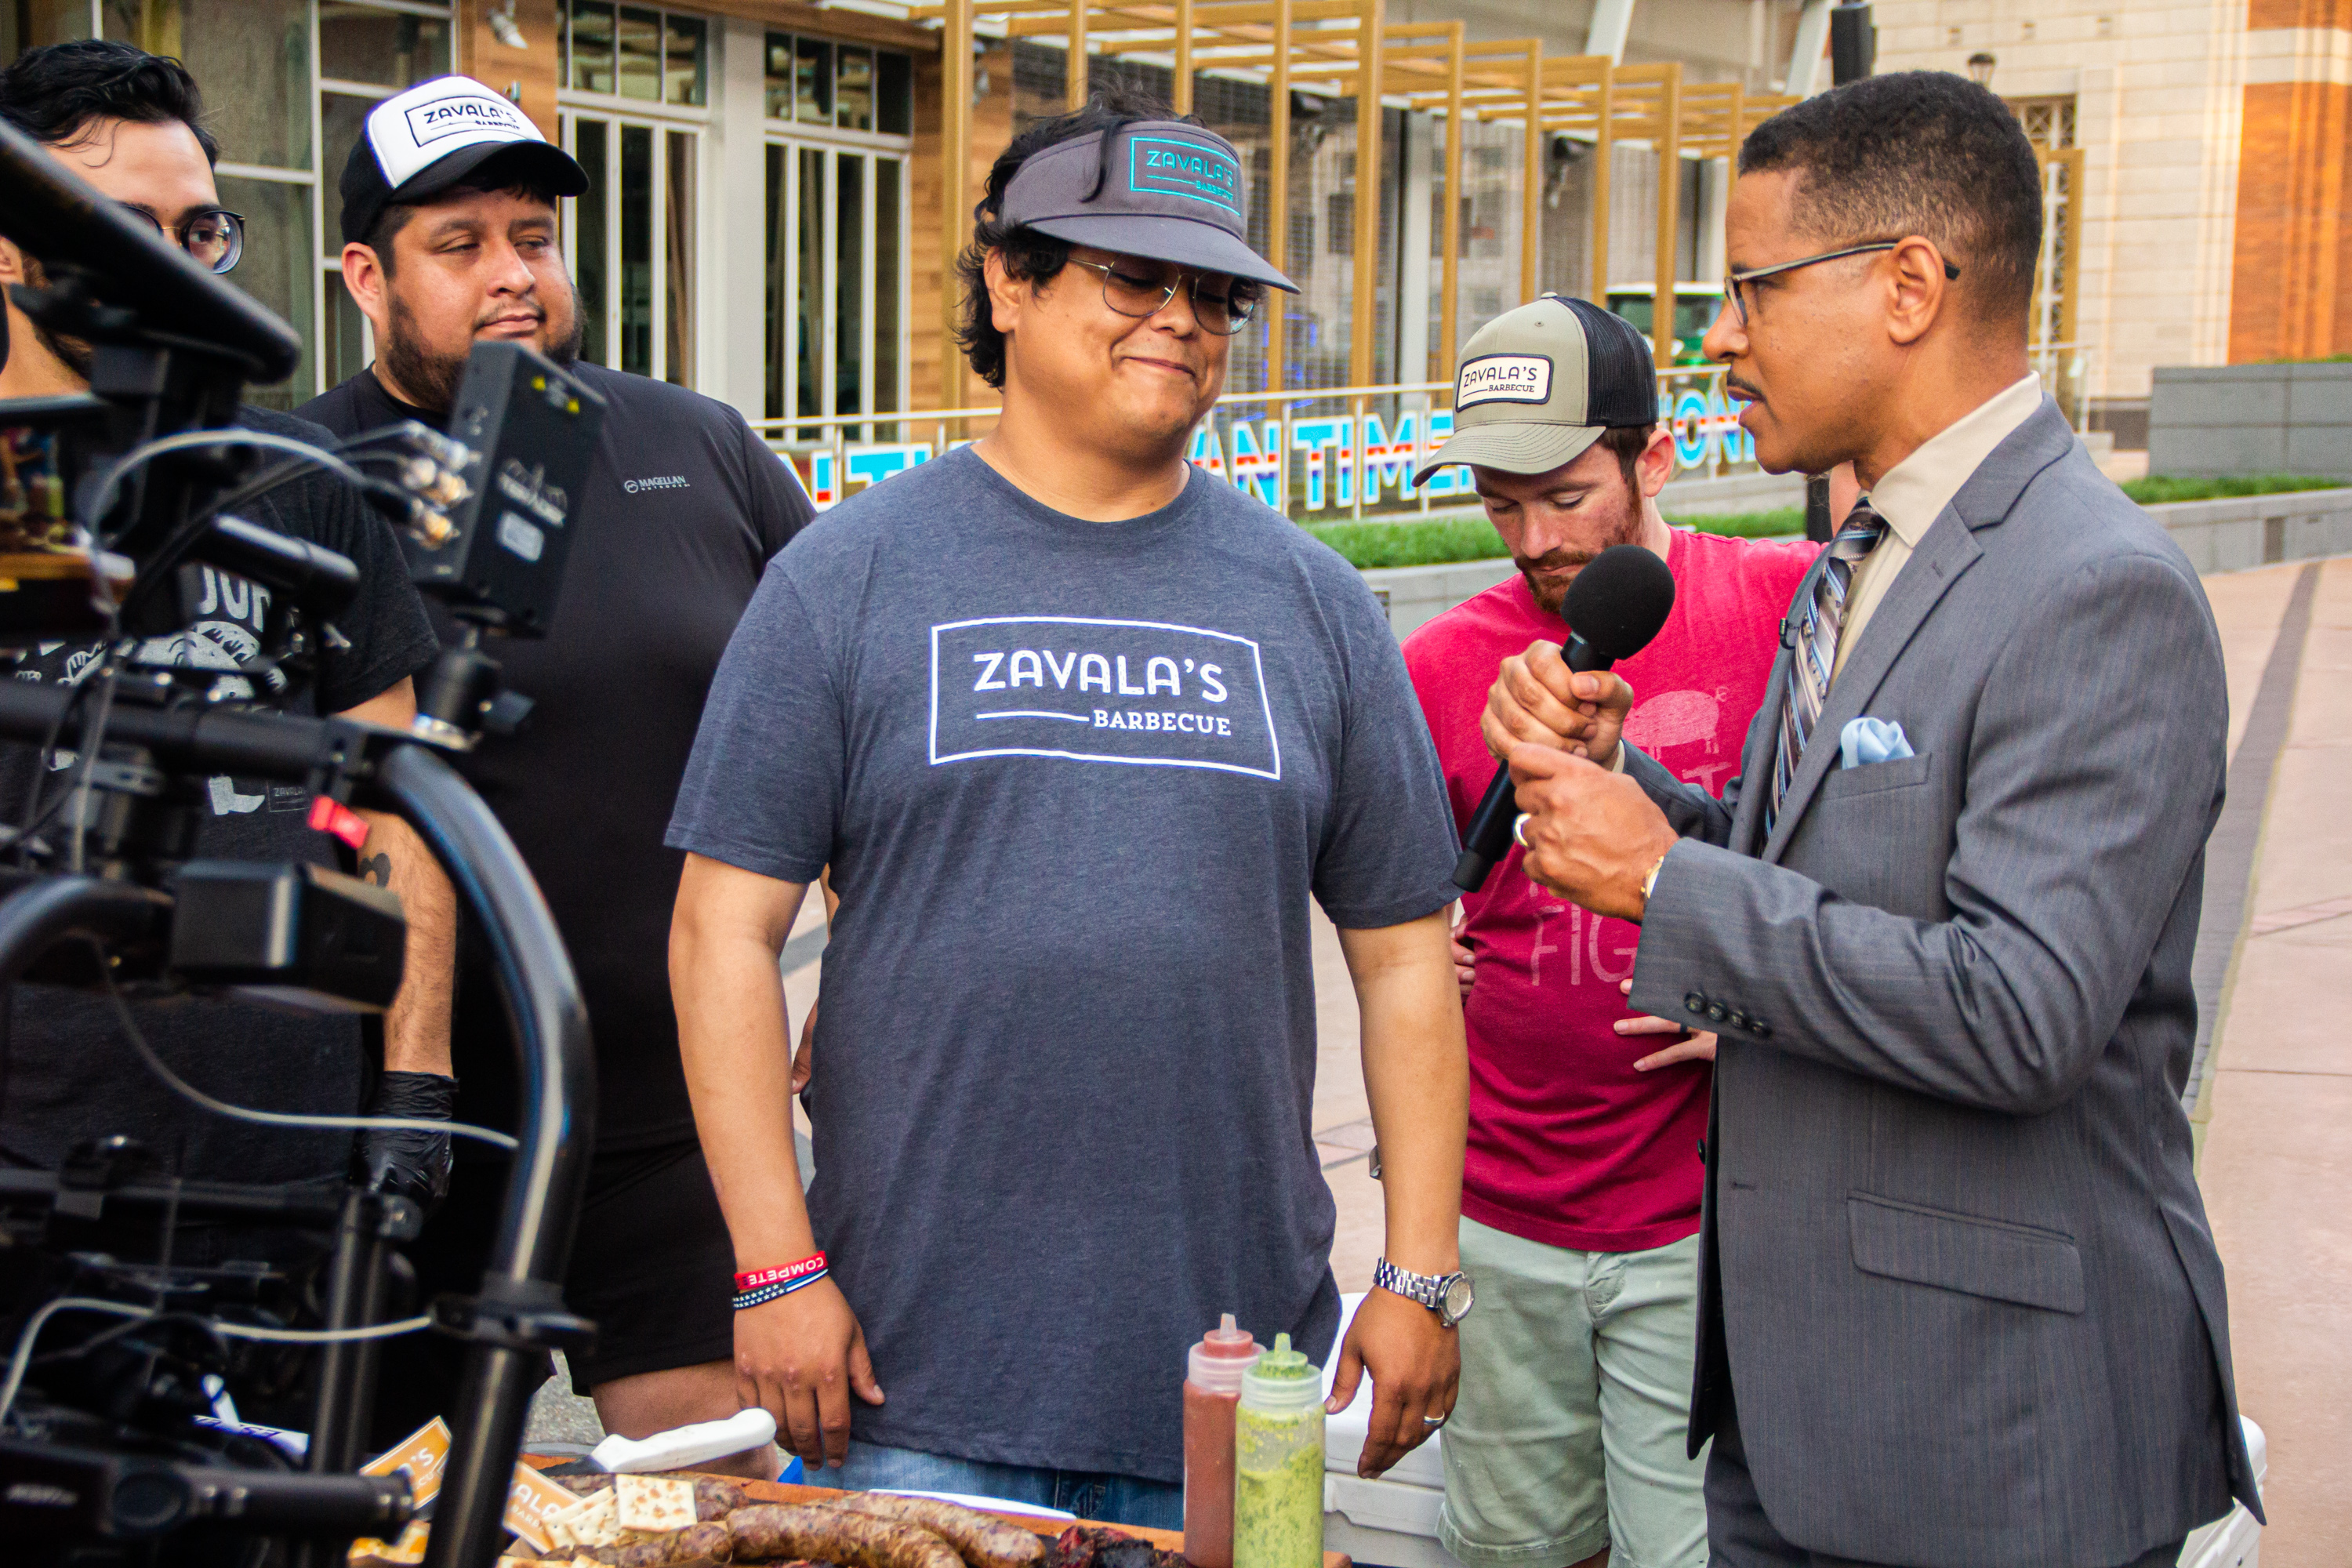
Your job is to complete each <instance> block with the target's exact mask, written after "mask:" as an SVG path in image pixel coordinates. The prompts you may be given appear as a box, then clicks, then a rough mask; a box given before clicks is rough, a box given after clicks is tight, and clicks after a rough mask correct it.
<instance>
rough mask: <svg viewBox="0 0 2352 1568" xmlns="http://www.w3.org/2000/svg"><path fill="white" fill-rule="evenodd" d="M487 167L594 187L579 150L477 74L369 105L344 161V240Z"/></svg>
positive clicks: (572, 188)
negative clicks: (552, 137)
mask: <svg viewBox="0 0 2352 1568" xmlns="http://www.w3.org/2000/svg"><path fill="white" fill-rule="evenodd" d="M493 160H496V161H497V163H498V167H496V168H495V169H490V170H488V171H487V173H488V174H493V175H497V176H499V177H505V178H511V179H512V180H514V181H515V183H517V184H526V183H528V184H533V185H544V186H546V187H547V188H548V189H549V190H550V191H551V192H553V193H554V194H555V195H559V196H576V195H580V194H581V193H583V191H585V190H587V188H588V175H587V173H586V171H584V170H583V169H582V168H581V167H580V165H579V164H578V163H574V162H573V161H572V154H570V153H566V152H564V151H563V149H562V148H561V147H555V146H551V145H550V144H549V142H548V140H547V138H546V137H544V136H541V134H540V133H539V127H538V126H536V125H533V124H532V123H531V122H530V116H529V115H527V114H525V113H524V112H523V111H522V110H520V109H518V108H516V107H515V105H513V104H512V103H510V102H509V101H508V100H506V99H505V98H504V97H502V96H500V95H499V94H498V93H495V92H492V91H491V90H490V89H488V88H487V87H484V86H483V85H482V84H481V83H480V82H478V81H476V80H474V79H472V78H471V77H463V76H443V77H435V78H434V79H432V80H431V81H428V82H422V83H420V84H418V85H417V86H415V87H412V88H410V89H408V90H407V91H406V92H403V93H399V94H396V95H394V97H391V98H387V99H385V100H383V102H382V103H379V104H377V105H376V106H375V107H374V108H373V109H372V110H369V111H368V117H367V129H366V130H365V132H362V135H361V136H360V139H359V141H357V142H354V143H353V144H352V155H351V157H350V159H349V160H348V161H346V162H345V163H344V164H343V177H342V182H341V190H342V195H343V221H342V228H343V239H344V242H345V243H347V244H352V243H364V242H365V241H366V239H367V237H368V231H369V230H370V229H372V228H373V227H374V226H375V220H376V216H377V215H378V214H380V213H382V212H383V209H384V208H386V207H388V206H392V205H395V204H398V203H404V202H421V201H423V200H425V198H426V197H428V196H434V195H439V194H440V193H441V192H443V191H446V190H447V189H448V188H449V187H450V186H452V185H454V184H457V183H458V182H459V181H461V180H464V179H466V178H467V176H468V175H471V174H476V173H477V172H478V171H482V170H483V167H484V165H485V164H488V163H491V162H492V161H493Z"/></svg>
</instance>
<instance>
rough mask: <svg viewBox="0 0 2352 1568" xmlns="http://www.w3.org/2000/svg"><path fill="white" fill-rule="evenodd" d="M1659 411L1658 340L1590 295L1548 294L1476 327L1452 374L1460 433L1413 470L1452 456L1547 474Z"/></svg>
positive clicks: (1432, 467) (1420, 478) (1420, 475)
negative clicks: (1604, 435)
mask: <svg viewBox="0 0 2352 1568" xmlns="http://www.w3.org/2000/svg"><path fill="white" fill-rule="evenodd" d="M1657 417H1658V380H1657V374H1656V372H1655V370H1654V368H1653V367H1652V365H1651V363H1650V341H1649V339H1647V338H1645V337H1643V335H1642V334H1641V333H1640V332H1638V331H1634V330H1633V323H1632V322H1630V321H1626V320H1625V319H1624V318H1623V317H1622V316H1617V315H1612V314H1611V313H1610V312H1609V311H1607V310H1602V309H1601V307H1600V306H1598V305H1596V304H1594V303H1592V302H1591V300H1570V299H1568V298H1566V297H1565V296H1563V295H1559V294H1546V295H1544V296H1543V297H1542V298H1540V299H1538V300H1534V301H1532V302H1530V303H1528V304H1525V305H1522V306H1520V307H1519V308H1518V309H1517V310H1506V311H1504V312H1503V313H1502V314H1501V315H1499V316H1497V317H1496V318H1495V319H1494V320H1493V321H1489V322H1487V323H1486V325H1485V326H1483V327H1481V328H1479V329H1478V330H1477V331H1475V333H1473V334H1472V335H1471V338H1470V342H1468V343H1467V344H1466V345H1465V347H1464V348H1463V350H1462V364H1461V368H1460V369H1459V370H1458V371H1456V372H1455V373H1454V434H1453V436H1452V437H1450V438H1448V439H1447V441H1446V443H1445V445H1444V446H1443V447H1439V448H1438V449H1437V450H1436V452H1435V453H1434V454H1433V455H1432V456H1431V458H1430V459H1429V461H1428V462H1426V463H1424V464H1423V465H1422V467H1421V468H1420V471H1419V472H1417V473H1415V474H1414V475H1413V477H1412V482H1413V483H1414V484H1415V485H1416V486H1418V485H1423V484H1426V483H1427V482H1428V480H1429V476H1430V475H1432V474H1433V473H1435V472H1436V471H1437V470H1438V469H1440V468H1446V467H1448V466H1450V465H1452V464H1454V463H1475V464H1476V465H1477V466H1478V467H1480V468H1500V469H1501V470H1502V471H1503V472H1505V473H1507V474H1548V473H1549V472H1551V471H1552V470H1553V469H1554V468H1560V467H1563V466H1565V465H1566V464H1569V463H1572V462H1574V461H1575V460H1576V459H1577V458H1580V457H1581V456H1583V455H1584V452H1585V450H1586V449H1587V448H1588V447H1591V445H1592V444H1593V443H1594V442H1595V441H1598V440H1600V439H1601V432H1602V431H1603V430H1606V429H1609V428H1611V427H1612V426H1629V425H1649V424H1654V423H1655V422H1656V420H1657Z"/></svg>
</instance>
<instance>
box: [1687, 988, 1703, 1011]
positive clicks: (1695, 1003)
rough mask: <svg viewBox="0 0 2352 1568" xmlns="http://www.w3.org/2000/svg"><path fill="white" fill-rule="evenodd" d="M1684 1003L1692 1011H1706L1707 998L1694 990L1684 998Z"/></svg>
mask: <svg viewBox="0 0 2352 1568" xmlns="http://www.w3.org/2000/svg"><path fill="white" fill-rule="evenodd" d="M1683 1005H1684V1006H1685V1008H1687V1009H1688V1010H1690V1011H1691V1012H1694V1013H1704V1012H1706V997H1705V996H1702V995H1700V994H1698V993H1697V992H1696V991H1694V992H1692V993H1691V994H1689V995H1687V996H1685V997H1684V998H1683Z"/></svg>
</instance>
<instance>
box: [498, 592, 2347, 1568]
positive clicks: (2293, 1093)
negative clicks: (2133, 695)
mask: <svg viewBox="0 0 2352 1568" xmlns="http://www.w3.org/2000/svg"><path fill="white" fill-rule="evenodd" d="M2298 583H2305V584H2307V586H2306V587H2305V590H2304V594H2303V598H2304V606H2303V608H2302V609H2300V610H2298V606H2297V605H2296V600H2297V597H2298V595H2297V584H2298ZM2206 591H2207V593H2208V595H2210V598H2211V600H2212V603H2213V608H2214V614H2215V617H2216V619H2217V621H2218V622H2219V624H2220V626H2221V637H2222V643H2223V649H2224V653H2225V656H2226V658H2227V659H2228V662H2229V677H2230V707H2231V746H2232V748H2233V752H2234V753H2235V754H2234V755H2233V759H2232V777H2233V782H2234V781H2235V780H2236V779H2238V778H2240V777H2244V776H2259V775H2260V774H2261V773H2263V772H2264V771H2265V770H2264V769H2263V767H2261V766H2259V765H2257V764H2258V763H2261V762H2263V760H2264V759H2265V757H2266V758H2267V760H2268V763H2269V766H2268V769H2267V772H2268V773H2269V775H2270V790H2269V800H2268V807H2267V811H2266V813H2264V814H2263V816H2262V817H2261V819H2260V826H2261V829H2262V831H2261V834H2260V837H2259V839H2258V840H2257V839H2255V838H2253V837H2252V836H2251V835H2249V836H2248V839H2247V841H2246V842H2245V843H2244V844H2242V845H2241V846H2239V847H2237V849H2236V852H2235V853H2236V858H2237V863H2236V866H2235V867H2234V870H2235V874H2236V875H2237V876H2238V877H2240V878H2245V877H2246V876H2247V873H2248V871H2249V870H2250V869H2251V871H2252V877H2251V879H2250V882H2249V883H2248V884H2247V885H2246V886H2244V887H2243V888H2242V889H2230V888H2228V887H2225V886H2224V881H2225V879H2226V878H2227V876H2228V875H2229V873H2230V872H2231V869H2232V868H2231V867H2227V866H2217V869H2216V872H2215V879H2214V880H2213V881H2211V882H2210V883H2209V893H2208V898H2209V902H2210V903H2213V904H2216V905H2220V904H2222V903H2224V902H2236V901H2238V900H2237V897H2236V894H2237V893H2238V892H2242V894H2243V898H2242V907H2243V910H2244V912H2245V918H2244V921H2243V925H2242V931H2243V935H2242V937H2241V939H2240V941H2239V942H2238V943H2237V944H2236V946H2235V948H2234V958H2235V963H2234V966H2233V967H2234V973H2233V974H2232V975H2231V980H2230V984H2229V989H2228V991H2227V994H2226V1004H2225V1005H2224V1007H2223V1008H2222V1009H2221V1010H2220V1015H2219V1016H2220V1024H2219V1026H2218V1028H2217V1029H2216V1030H2215V1033H2214V1042H2213V1046H2212V1048H2211V1051H2210V1060H2209V1062H2208V1064H2207V1072H2206V1077H2207V1078H2208V1079H2210V1086H2209V1087H2208V1088H2207V1089H2206V1090H2205V1093H2204V1097H2203V1102H2202V1104H2201V1107H2200V1122H2201V1123H2202V1124H2203V1127H2204V1131H2205V1139H2204V1154H2203V1164H2202V1167H2201V1179H2202V1182H2203V1185H2204V1189H2205V1197H2206V1204H2207V1206H2208V1209H2209V1210H2210V1214H2211V1215H2212V1220H2213V1226H2214V1230H2215V1233H2216V1236H2217V1237H2218V1238H2219V1240H2220V1243H2221V1255H2222V1259H2223V1261H2224V1263H2225V1264H2226V1265H2227V1267H2228V1269H2229V1279H2230V1296H2231V1316H2232V1319H2233V1325H2232V1327H2233V1331H2232V1335H2231V1339H2232V1348H2233V1350H2234V1352H2235V1355H2236V1359H2237V1371H2238V1386H2239V1392H2240V1394H2241V1396H2242V1400H2243V1403H2244V1406H2245V1410H2246V1413H2247V1414H2248V1415H2251V1416H2252V1417H2253V1418H2254V1420H2255V1421H2257V1422H2258V1423H2260V1424H2261V1426H2263V1430H2264V1431H2265V1432H2266V1433H2267V1434H2268V1435H2269V1437H2270V1484H2269V1487H2268V1489H2267V1495H2268V1500H2269V1504H2270V1509H2271V1519H2272V1525H2271V1528H2270V1530H2269V1531H2266V1532H2265V1534H2264V1537H2263V1564H2264V1568H2339V1565H2341V1564H2344V1563H2352V1049H2347V1045H2346V1043H2345V1035H2346V1030H2345V1028H2344V1026H2339V1025H2338V1024H2337V1023H2336V1020H2337V1019H2339V1018H2352V810H2347V799H2346V791H2345V789H2344V787H2343V784H2342V773H2341V771H2340V770H2341V769H2342V768H2343V766H2344V765H2345V763H2346V762H2347V760H2352V680H2347V676H2352V559H2343V560H2337V561H2333V562H2328V563H2307V564H2305V563H2297V564H2289V565H2285V566H2277V567H2268V568H2264V569H2263V570H2261V571H2256V572H2246V573H2239V574H2231V575H2226V576H2217V577H2212V578H2209V579H2207V581H2206ZM2290 620H2292V621H2294V622H2299V623H2302V624H2305V625H2307V627H2308V630H2307V631H2306V632H2305V635H2304V636H2303V637H2301V638H2300V639H2291V646H2286V647H2282V646H2281V639H2280V628H2281V626H2282V623H2284V622H2289V621H2290ZM2266 674H2268V675H2269V676H2270V677H2271V682H2270V684H2271V691H2272V702H2276V703H2282V704H2284V706H2283V708H2279V709H2277V710H2275V715H2274V719H2275V721H2273V722H2271V723H2269V724H2268V725H2267V732H2266V731H2265V726H2264V725H2263V723H2262V722H2260V721H2259V720H2260V715H2261V714H2262V713H2263V712H2264V711H2265V710H2271V708H2272V702H2263V701H2258V700H2257V699H2258V696H2262V695H2263V689H2264V685H2265V679H2264V678H2265V675H2266ZM2281 680H2285V681H2286V682H2287V684H2286V685H2285V686H2284V688H2283V689H2282V688H2281V687H2280V686H2279V685H2278V682H2279V681H2281ZM2250 727H2251V728H2252V741H2253V742H2254V745H2255V748H2256V750H2252V751H2250V750H2248V749H2247V747H2246V745H2245V742H2247V740H2248V737H2249V732H2250ZM2215 858H2216V860H2217V862H2218V861H2220V860H2221V859H2223V858H2224V856H2223V855H2222V853H2221V845H2220V843H2219V841H2218V840H2217V844H2216V852H2215ZM2225 895H2227V896H2226V897H2225ZM811 903H812V907H811V908H810V909H809V910H806V911H804V912H803V916H802V919H801V922H800V924H799V926H798V927H796V928H795V939H794V942H793V947H792V949H791V950H789V952H788V955H787V967H788V970H789V973H788V974H787V977H786V985H785V991H786V995H787V999H788V1001H789V1002H790V1005H791V1007H792V1016H793V1023H794V1026H795V1027H796V1028H797V1026H798V1024H799V1023H800V1021H801V1019H802V1018H803V1016H805V1015H806V1012H807V1009H808V1007H809V1006H810V1005H811V1004H812V1003H814V1000H815V997H816V989H817V973H818V970H817V964H816V962H815V961H816V958H817V955H818V953H819V952H820V951H821V950H822V947H823V944H824V935H823V926H824V922H823V919H822V917H821V915H820V914H819V913H818V912H817V910H816V909H815V908H814V900H812V901H811ZM1315 925H1316V936H1315V943H1316V945H1315V955H1316V987H1317V993H1318V1024H1319V1033H1320V1052H1319V1056H1320V1059H1319V1063H1318V1078H1317V1082H1316V1092H1315V1129H1316V1136H1317V1141H1318V1148H1319V1151H1320V1152H1321V1156H1322V1160H1323V1163H1324V1169H1325V1172H1326V1173H1327V1175H1328V1179H1329V1181H1330V1183H1331V1189H1332V1194H1333V1196H1334V1198H1335V1200H1336V1201H1337V1204H1338V1206H1339V1231H1338V1235H1337V1237H1336V1238H1335V1239H1334V1242H1333V1246H1332V1256H1331V1265H1332V1269H1333V1271H1334V1273H1335V1274H1337V1276H1338V1277H1339V1286H1340V1289H1343V1290H1361V1289H1368V1288H1369V1287H1370V1283H1371V1271H1372V1262H1373V1260H1374V1259H1375V1258H1378V1257H1379V1256H1380V1249H1381V1187H1380V1184H1379V1183H1377V1182H1375V1181H1373V1180H1372V1179H1371V1177H1370V1171H1369V1169H1368V1163H1367V1161H1366V1159H1365V1153H1366V1152H1367V1151H1368V1150H1369V1148H1370V1142H1371V1140H1370V1120H1369V1112H1368V1107H1367V1105H1366V1102H1365V1100H1364V1089H1363V1073H1362V1069H1361V1067H1360V1062H1359V1060H1358V1057H1357V1012H1356V1002H1355V995H1354V992H1353V990H1352V989H1351V988H1350V986H1349V983H1348V973H1347V967H1346V965H1345V964H1344V963H1342V962H1341V959H1340V955H1339V941H1338V938H1337V937H1336V935H1335V934H1334V933H1333V931H1332V930H1331V928H1330V925H1329V924H1328V921H1324V920H1323V919H1322V917H1321V915H1320V914H1319V913H1318V915H1317V916H1316V917H1315ZM2220 973H2221V971H2219V970H2218V969H2217V970H2216V974H2217V977H2218V975H2219V974H2220ZM585 1403H586V1402H585V1401H579V1402H573V1401H572V1400H570V1399H569V1398H568V1396H567V1397H564V1398H556V1397H553V1396H552V1391H551V1393H550V1394H547V1395H542V1402H541V1412H540V1413H539V1418H538V1419H537V1420H535V1421H534V1430H535V1431H536V1432H540V1433H544V1434H546V1435H550V1436H552V1435H554V1429H555V1428H556V1427H557V1426H558V1425H559V1424H560V1425H561V1426H562V1427H564V1428H567V1430H565V1432H564V1435H565V1436H576V1437H579V1438H587V1437H592V1436H593V1422H594V1416H593V1411H591V1410H586V1409H585V1408H584V1407H585Z"/></svg>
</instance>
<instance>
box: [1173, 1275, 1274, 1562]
mask: <svg viewBox="0 0 2352 1568" xmlns="http://www.w3.org/2000/svg"><path fill="white" fill-rule="evenodd" d="M1263 1354H1265V1346H1263V1345H1261V1344H1259V1343H1258V1342H1256V1341H1255V1340H1254V1339H1252V1338H1250V1336H1249V1331H1247V1330H1246V1329H1237V1328H1235V1327H1234V1315H1233V1314H1232V1313H1231V1312H1227V1313H1226V1314H1225V1315H1224V1321H1223V1322H1222V1323H1220V1324H1218V1325H1217V1327H1216V1328H1214V1329H1213V1330H1211V1331H1209V1332H1207V1333H1205V1334H1203V1335H1202V1336H1201V1342H1200V1343H1199V1344H1197V1345H1194V1346H1193V1347H1192V1352H1191V1353H1190V1354H1189V1355H1188V1356H1187V1357H1186V1358H1185V1376H1184V1557H1185V1560H1186V1561H1187V1562H1189V1563H1192V1568H1234V1412H1235V1411H1236V1410H1238V1409H1240V1408H1241V1403H1242V1373H1245V1372H1247V1371H1248V1370H1249V1369H1250V1366H1251V1363H1254V1362H1255V1361H1256V1360H1257V1358H1258V1357H1259V1356H1261V1355H1263Z"/></svg>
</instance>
